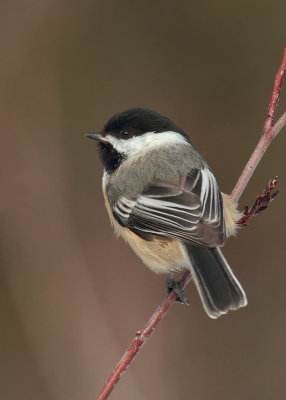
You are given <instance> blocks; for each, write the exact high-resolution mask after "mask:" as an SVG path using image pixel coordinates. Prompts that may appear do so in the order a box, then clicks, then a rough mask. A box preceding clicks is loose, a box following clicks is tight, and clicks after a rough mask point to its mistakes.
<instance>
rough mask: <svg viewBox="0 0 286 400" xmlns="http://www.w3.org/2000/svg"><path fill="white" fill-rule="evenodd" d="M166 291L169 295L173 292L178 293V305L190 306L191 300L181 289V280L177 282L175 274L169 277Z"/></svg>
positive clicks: (171, 273)
mask: <svg viewBox="0 0 286 400" xmlns="http://www.w3.org/2000/svg"><path fill="white" fill-rule="evenodd" d="M166 289H167V293H171V291H172V290H173V291H174V292H175V293H177V295H178V297H177V298H176V301H177V302H178V303H181V304H186V305H187V306H189V305H190V302H189V299H188V298H187V296H186V294H185V292H184V290H183V289H182V288H181V280H180V279H179V280H175V279H174V273H173V272H170V273H169V274H168V276H167V280H166Z"/></svg>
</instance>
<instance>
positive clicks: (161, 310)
mask: <svg viewBox="0 0 286 400" xmlns="http://www.w3.org/2000/svg"><path fill="white" fill-rule="evenodd" d="M190 280H191V274H190V272H189V271H186V272H185V273H184V274H183V276H182V278H181V286H182V288H184V287H185V286H186V285H187V284H188V282H189V281H190ZM176 298H177V294H176V293H175V292H174V291H172V292H171V293H170V294H168V295H167V296H166V297H165V299H164V300H163V301H162V303H161V304H160V306H159V307H158V308H157V309H156V310H155V311H154V313H153V314H152V316H151V318H150V319H149V321H148V322H147V323H146V325H145V327H144V329H143V330H142V331H138V332H137V333H136V336H135V337H134V339H133V340H132V342H131V344H130V346H129V347H128V349H127V350H126V352H125V353H124V354H123V356H122V358H121V360H120V361H119V363H118V364H117V366H116V367H115V369H114V371H113V372H112V374H111V375H110V378H109V379H108V380H107V382H106V383H105V385H104V387H103V388H102V390H101V392H100V393H99V395H98V396H97V398H96V400H105V399H107V397H108V396H109V394H110V393H111V391H112V389H113V388H114V387H115V385H116V384H117V382H118V381H119V379H120V378H121V376H122V374H123V373H124V372H125V371H126V369H127V368H128V367H129V365H130V364H131V362H132V361H133V360H134V358H135V356H136V354H137V353H138V352H139V351H140V349H141V347H142V346H143V345H144V344H145V343H146V342H147V340H148V338H149V336H150V335H151V334H152V333H153V331H154V329H155V328H156V327H157V325H158V324H159V322H160V321H161V320H162V319H163V318H164V316H165V315H166V314H167V312H168V310H169V308H170V307H171V305H172V304H173V303H174V301H175V300H176Z"/></svg>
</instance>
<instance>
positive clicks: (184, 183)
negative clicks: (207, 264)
mask: <svg viewBox="0 0 286 400" xmlns="http://www.w3.org/2000/svg"><path fill="white" fill-rule="evenodd" d="M113 215H114V216H115V218H116V219H117V220H118V222H119V223H120V224H121V225H122V226H125V227H128V228H129V229H131V230H133V231H134V232H135V233H136V234H138V232H142V233H151V234H155V235H159V236H165V237H170V238H176V239H179V240H182V241H185V242H189V243H194V244H197V245H200V246H205V247H214V246H218V245H220V244H222V243H223V241H224V239H225V226H224V216H223V207H222V198H221V194H220V191H219V188H218V186H217V183H216V180H215V177H214V175H213V174H212V172H211V171H210V170H209V169H208V168H204V169H192V170H191V171H190V173H189V174H188V175H187V176H186V177H185V179H182V180H181V183H180V184H179V185H174V184H170V183H164V182H156V183H155V184H153V185H151V186H149V187H148V188H147V190H146V191H144V192H143V193H142V194H141V195H140V196H139V197H138V198H137V199H136V200H130V199H127V198H126V197H123V196H121V197H120V198H119V199H118V200H117V202H116V203H115V205H114V207H113Z"/></svg>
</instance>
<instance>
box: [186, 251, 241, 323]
mask: <svg viewBox="0 0 286 400" xmlns="http://www.w3.org/2000/svg"><path fill="white" fill-rule="evenodd" d="M185 246H186V250H187V253H188V256H189V259H190V263H191V272H192V275H193V278H194V280H195V283H196V286H197V288H198V291H199V294H200V296H201V299H202V302H203V305H204V308H205V310H206V312H207V314H208V315H209V317H211V318H217V317H219V316H220V315H222V314H226V313H227V312H228V311H229V310H236V309H237V308H240V307H244V306H246V305H247V298H246V295H245V293H244V290H243V289H242V287H241V285H240V283H239V282H238V280H237V279H236V277H235V276H234V274H233V272H232V270H231V268H230V266H229V265H228V263H227V261H226V259H225V258H224V256H223V254H222V252H221V250H220V249H219V248H218V247H216V248H211V249H208V248H203V247H196V246H191V245H187V244H186V245H185Z"/></svg>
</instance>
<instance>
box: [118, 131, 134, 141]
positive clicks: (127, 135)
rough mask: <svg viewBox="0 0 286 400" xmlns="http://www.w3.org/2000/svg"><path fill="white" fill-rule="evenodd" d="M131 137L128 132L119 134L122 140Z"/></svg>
mask: <svg viewBox="0 0 286 400" xmlns="http://www.w3.org/2000/svg"><path fill="white" fill-rule="evenodd" d="M131 136H132V135H131V133H130V132H128V131H122V132H121V137H122V139H129V138H130V137H131Z"/></svg>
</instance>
